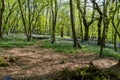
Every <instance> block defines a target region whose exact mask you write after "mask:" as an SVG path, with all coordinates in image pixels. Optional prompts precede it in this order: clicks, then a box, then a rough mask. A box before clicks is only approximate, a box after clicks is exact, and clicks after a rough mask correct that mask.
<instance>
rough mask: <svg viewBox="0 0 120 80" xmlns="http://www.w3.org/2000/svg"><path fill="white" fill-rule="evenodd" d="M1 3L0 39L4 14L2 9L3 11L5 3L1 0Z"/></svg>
mask: <svg viewBox="0 0 120 80" xmlns="http://www.w3.org/2000/svg"><path fill="white" fill-rule="evenodd" d="M1 3H2V8H0V38H2V29H3V27H2V21H3V12H4V9H5V2H4V0H1Z"/></svg>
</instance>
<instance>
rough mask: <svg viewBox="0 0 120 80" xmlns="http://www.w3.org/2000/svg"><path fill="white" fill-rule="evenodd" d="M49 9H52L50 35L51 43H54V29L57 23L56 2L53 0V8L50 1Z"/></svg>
mask: <svg viewBox="0 0 120 80" xmlns="http://www.w3.org/2000/svg"><path fill="white" fill-rule="evenodd" d="M51 9H52V33H51V43H52V44H53V43H54V42H55V27H56V21H57V10H58V8H57V0H55V7H53V0H51Z"/></svg>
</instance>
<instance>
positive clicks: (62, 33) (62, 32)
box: [61, 27, 64, 37]
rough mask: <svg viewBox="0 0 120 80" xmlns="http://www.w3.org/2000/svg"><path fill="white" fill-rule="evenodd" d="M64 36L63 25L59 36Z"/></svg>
mask: <svg viewBox="0 0 120 80" xmlns="http://www.w3.org/2000/svg"><path fill="white" fill-rule="evenodd" d="M63 36H64V27H61V37H63Z"/></svg>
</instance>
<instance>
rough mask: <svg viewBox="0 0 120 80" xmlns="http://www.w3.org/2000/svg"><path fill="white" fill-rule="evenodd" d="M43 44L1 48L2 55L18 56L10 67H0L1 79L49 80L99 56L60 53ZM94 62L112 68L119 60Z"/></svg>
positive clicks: (102, 67)
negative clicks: (7, 77)
mask: <svg viewBox="0 0 120 80" xmlns="http://www.w3.org/2000/svg"><path fill="white" fill-rule="evenodd" d="M41 44H42V41H39V42H38V43H37V44H36V45H34V46H28V47H24V48H8V49H6V48H1V49H0V56H4V57H10V56H12V57H15V58H16V61H15V62H14V63H11V64H10V65H9V66H8V67H0V80H3V79H4V78H5V77H6V76H11V77H12V78H13V79H15V80H17V79H18V78H19V79H18V80H30V79H31V80H33V78H34V77H35V78H36V79H37V80H49V78H50V77H51V76H52V77H53V76H56V75H57V72H59V71H62V70H63V69H65V68H68V69H71V70H72V69H73V70H74V69H76V68H80V67H81V68H82V67H87V66H89V62H90V61H92V60H94V59H95V58H96V57H97V56H96V55H95V54H93V53H85V52H78V53H74V54H64V53H59V52H55V51H54V50H53V49H48V48H47V49H46V48H42V47H40V46H41ZM94 63H95V65H96V66H97V67H99V68H101V69H110V68H112V67H113V66H114V65H116V64H117V63H118V61H117V60H115V59H111V58H102V59H96V60H94ZM112 69H113V68H112ZM115 70H117V71H118V70H119V71H118V72H120V67H119V68H115ZM23 78H26V79H23Z"/></svg>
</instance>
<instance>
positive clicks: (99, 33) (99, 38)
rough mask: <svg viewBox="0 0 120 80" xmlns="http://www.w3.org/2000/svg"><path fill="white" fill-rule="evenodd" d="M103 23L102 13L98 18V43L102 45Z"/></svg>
mask: <svg viewBox="0 0 120 80" xmlns="http://www.w3.org/2000/svg"><path fill="white" fill-rule="evenodd" d="M101 23H102V15H100V17H99V20H98V43H97V44H98V45H101Z"/></svg>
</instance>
